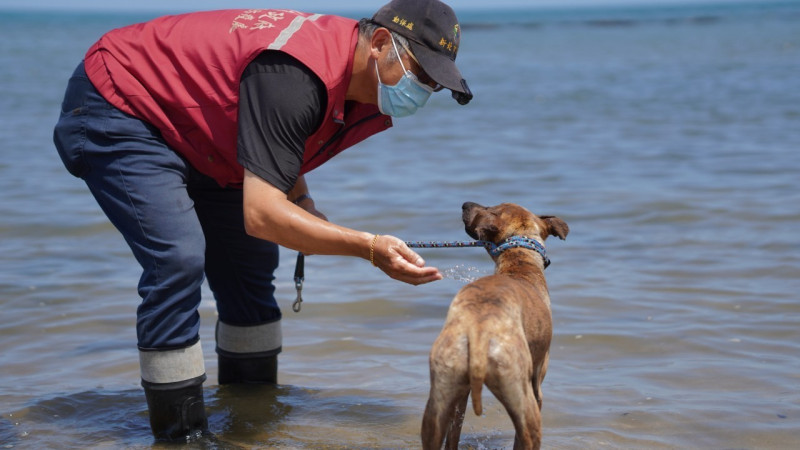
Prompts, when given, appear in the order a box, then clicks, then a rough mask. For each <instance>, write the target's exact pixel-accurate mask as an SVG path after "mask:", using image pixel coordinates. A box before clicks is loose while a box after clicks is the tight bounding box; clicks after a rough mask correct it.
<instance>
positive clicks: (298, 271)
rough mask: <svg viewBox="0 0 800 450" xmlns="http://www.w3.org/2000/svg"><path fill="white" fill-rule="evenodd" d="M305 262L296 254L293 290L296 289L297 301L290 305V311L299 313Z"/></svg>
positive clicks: (304, 259) (303, 257)
mask: <svg viewBox="0 0 800 450" xmlns="http://www.w3.org/2000/svg"><path fill="white" fill-rule="evenodd" d="M305 261H306V257H305V255H303V254H302V253H300V252H297V262H296V263H295V265H294V288H295V289H297V299H296V300H295V301H294V303H292V311H294V312H296V313H299V312H300V308H302V307H303V281H305V279H306V277H305V274H304V272H305Z"/></svg>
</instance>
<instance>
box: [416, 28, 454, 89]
mask: <svg viewBox="0 0 800 450" xmlns="http://www.w3.org/2000/svg"><path fill="white" fill-rule="evenodd" d="M409 44H410V45H411V51H412V52H413V53H414V56H415V57H416V58H417V60H418V61H419V65H420V66H422V70H424V71H425V73H426V74H428V76H429V77H431V78H432V79H433V81H435V82H437V83H439V84H441V85H442V86H444V87H446V88H447V89H450V90H451V91H456V92H461V93H464V94H466V92H465V90H464V86H463V84H462V83H461V80H463V79H464V77H462V76H461V72H460V71H459V70H458V67H456V63H455V61H453V60H452V59H450V58H448V57H446V56H443V55H442V54H441V53H437V52H434V51H433V50H431V49H429V48H428V47H426V46H425V45H422V44H419V43H417V42H415V41H414V40H411V39H409Z"/></svg>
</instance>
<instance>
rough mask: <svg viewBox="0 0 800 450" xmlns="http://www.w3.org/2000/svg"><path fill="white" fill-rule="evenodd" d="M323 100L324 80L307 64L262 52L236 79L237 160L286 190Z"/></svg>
mask: <svg viewBox="0 0 800 450" xmlns="http://www.w3.org/2000/svg"><path fill="white" fill-rule="evenodd" d="M326 101H327V99H326V94H325V85H324V84H323V83H322V81H321V80H320V79H319V77H317V76H316V75H315V74H314V73H313V72H312V71H311V70H310V69H309V68H307V67H306V66H304V65H303V64H302V63H300V62H299V61H298V60H296V59H295V58H293V57H291V56H289V55H288V54H286V53H283V52H279V51H265V52H262V53H261V54H260V55H259V56H258V57H257V58H256V59H255V60H253V62H251V63H250V64H249V65H248V66H247V68H245V70H244V73H243V74H242V79H241V82H240V84H239V137H238V141H237V159H238V161H239V164H241V165H242V166H244V167H245V168H246V169H247V170H249V171H251V172H253V173H254V174H256V175H258V176H259V177H261V178H263V179H264V180H265V181H267V182H268V183H270V184H272V185H273V186H275V187H276V188H278V189H280V190H281V191H283V192H289V190H290V189H291V188H292V187H293V186H294V184H295V182H296V181H297V177H298V176H299V174H300V166H301V165H302V164H303V152H304V150H305V143H306V140H307V139H308V137H309V136H311V135H312V134H313V133H314V132H315V131H316V130H317V128H319V126H320V125H321V124H322V119H323V115H324V111H325V104H326Z"/></svg>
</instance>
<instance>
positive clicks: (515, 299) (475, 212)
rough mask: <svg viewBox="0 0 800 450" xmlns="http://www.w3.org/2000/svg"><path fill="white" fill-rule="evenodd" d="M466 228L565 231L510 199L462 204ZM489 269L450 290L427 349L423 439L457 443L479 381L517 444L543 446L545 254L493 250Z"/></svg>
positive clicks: (487, 235) (432, 444) (477, 234)
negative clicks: (511, 429) (443, 317)
mask: <svg viewBox="0 0 800 450" xmlns="http://www.w3.org/2000/svg"><path fill="white" fill-rule="evenodd" d="M462 219H463V221H464V227H465V229H466V232H467V234H468V235H470V236H471V237H472V238H474V239H479V240H485V241H491V242H493V243H495V244H499V243H501V242H502V241H504V240H505V239H507V238H509V237H511V236H527V237H531V238H535V239H537V240H538V241H539V242H540V243H543V241H544V240H545V239H546V238H547V237H548V236H557V237H559V238H561V239H564V238H566V236H567V233H569V227H568V226H567V224H566V223H565V222H564V221H563V220H561V219H559V218H558V217H554V216H536V215H534V214H533V213H531V212H529V211H528V210H527V209H525V208H523V207H521V206H519V205H515V204H511V203H503V204H501V205H497V206H492V207H484V206H481V205H478V204H476V203H470V202H468V203H464V205H463V207H462ZM494 260H495V265H496V269H495V273H494V274H493V275H489V276H486V277H483V278H480V279H478V280H475V281H474V282H472V283H470V284H468V285H466V286H464V287H463V288H462V289H461V290H460V291H459V292H458V294H456V296H455V298H454V299H453V302H452V303H451V305H450V309H449V311H448V313H447V318H446V320H445V324H444V327H443V329H442V332H441V333H440V334H439V337H438V338H437V339H436V341H435V342H434V344H433V347H432V349H431V353H430V376H431V380H430V382H431V390H430V396H429V398H428V403H427V406H426V408H425V414H424V416H423V421H422V431H421V435H422V446H423V448H424V449H440V448H441V447H442V443H443V442H444V441H445V439H446V448H448V449H457V448H458V441H459V438H460V435H461V426H462V424H463V421H464V413H465V411H466V406H467V400H468V398H469V394H470V391H471V392H472V406H473V409H474V411H475V414H476V415H478V416H480V415H481V414H482V409H483V406H482V402H481V390H482V387H483V385H484V384H485V385H486V386H487V387H488V388H489V390H490V391H491V392H492V393H493V394H494V396H495V397H496V398H497V399H498V400H499V401H500V402H501V403H502V404H503V406H504V407H505V409H506V411H507V412H508V415H509V416H510V417H511V420H512V422H513V424H514V429H515V431H516V435H515V437H514V448H515V449H538V448H539V447H540V446H541V439H542V430H541V408H542V391H541V384H542V380H543V379H544V377H545V374H546V373H547V363H548V359H549V353H550V341H551V339H552V334H553V332H552V330H553V325H552V318H551V312H550V295H549V293H548V290H547V283H546V282H545V277H544V261H543V258H542V256H541V255H539V253H538V252H536V251H534V250H530V249H525V248H513V249H509V250H506V251H505V252H503V253H501V254H500V255H498V256H496V257H494Z"/></svg>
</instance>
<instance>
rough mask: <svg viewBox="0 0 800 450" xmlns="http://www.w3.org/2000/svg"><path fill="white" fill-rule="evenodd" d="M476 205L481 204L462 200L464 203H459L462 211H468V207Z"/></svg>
mask: <svg viewBox="0 0 800 450" xmlns="http://www.w3.org/2000/svg"><path fill="white" fill-rule="evenodd" d="M476 206H481V205H479V204H477V203H473V202H464V204H463V205H461V210H462V211H468V210H470V209H472V208H474V207H476Z"/></svg>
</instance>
